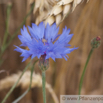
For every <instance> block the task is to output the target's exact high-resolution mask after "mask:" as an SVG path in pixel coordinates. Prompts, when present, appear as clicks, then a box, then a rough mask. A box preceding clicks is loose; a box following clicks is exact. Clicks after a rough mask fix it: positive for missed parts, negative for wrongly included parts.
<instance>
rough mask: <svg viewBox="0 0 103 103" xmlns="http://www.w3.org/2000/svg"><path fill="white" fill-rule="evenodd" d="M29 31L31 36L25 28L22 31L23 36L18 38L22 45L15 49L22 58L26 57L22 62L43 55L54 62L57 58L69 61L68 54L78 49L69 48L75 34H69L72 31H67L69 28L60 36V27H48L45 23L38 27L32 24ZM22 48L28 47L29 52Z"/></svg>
mask: <svg viewBox="0 0 103 103" xmlns="http://www.w3.org/2000/svg"><path fill="white" fill-rule="evenodd" d="M28 29H29V32H30V34H29V33H28V31H27V28H26V27H25V26H24V27H23V30H22V29H21V34H22V35H18V38H19V39H20V41H21V43H22V44H21V45H20V46H19V47H18V46H16V47H17V48H16V49H15V50H16V51H18V52H20V53H21V55H20V56H22V57H24V58H23V60H22V62H23V61H25V60H26V59H27V58H29V57H31V59H33V58H34V57H36V56H37V57H38V58H40V57H41V56H43V55H45V59H48V58H52V59H53V60H54V61H55V58H65V60H67V58H66V57H68V56H67V54H68V53H70V52H72V51H73V50H75V49H77V48H75V47H74V48H69V47H68V46H70V45H69V44H68V42H69V41H70V40H71V38H72V36H73V34H69V33H70V29H67V27H65V28H64V29H63V33H62V34H61V35H58V31H59V27H58V28H57V27H56V24H55V23H54V24H53V25H52V26H50V25H49V24H47V26H46V27H45V25H44V23H43V22H41V23H40V24H39V25H38V26H37V25H36V24H34V23H32V28H31V27H28ZM58 37H59V38H58ZM57 38H58V40H57ZM21 46H24V47H28V50H25V49H22V48H20V47H21Z"/></svg>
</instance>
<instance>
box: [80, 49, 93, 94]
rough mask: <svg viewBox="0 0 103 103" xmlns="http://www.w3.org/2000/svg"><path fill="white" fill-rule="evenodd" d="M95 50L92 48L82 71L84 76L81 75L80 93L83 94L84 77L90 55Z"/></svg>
mask: <svg viewBox="0 0 103 103" xmlns="http://www.w3.org/2000/svg"><path fill="white" fill-rule="evenodd" d="M93 50H94V49H93V48H92V49H91V51H90V52H89V55H88V58H87V61H86V63H85V66H84V69H83V72H82V76H81V79H80V83H79V95H80V94H81V89H82V84H83V79H84V75H85V71H86V68H87V65H88V62H89V60H90V57H91V55H92V53H93Z"/></svg>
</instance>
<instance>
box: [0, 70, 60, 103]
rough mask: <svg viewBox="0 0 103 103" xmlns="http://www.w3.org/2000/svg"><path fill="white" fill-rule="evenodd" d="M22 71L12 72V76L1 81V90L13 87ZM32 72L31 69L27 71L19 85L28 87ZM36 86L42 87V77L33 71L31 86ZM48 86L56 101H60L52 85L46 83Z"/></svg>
mask: <svg viewBox="0 0 103 103" xmlns="http://www.w3.org/2000/svg"><path fill="white" fill-rule="evenodd" d="M21 73H22V72H21V71H19V72H18V73H17V74H12V75H11V76H8V77H6V78H4V79H2V80H1V81H0V90H4V89H8V88H10V87H12V86H13V85H14V83H15V82H16V81H17V80H18V77H19V76H20V75H21ZM30 74H31V72H30V71H26V72H25V73H24V75H23V76H22V78H21V80H20V81H19V83H18V85H17V86H21V88H22V89H27V88H28V87H29V84H30ZM34 87H42V78H41V76H40V75H39V74H35V73H33V79H32V85H31V88H34ZM46 88H47V89H48V91H49V93H50V94H51V95H52V97H53V100H54V101H55V103H59V100H58V98H57V96H56V94H55V93H54V91H53V89H52V88H51V85H50V84H48V83H46Z"/></svg>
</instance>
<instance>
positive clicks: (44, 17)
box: [30, 0, 89, 25]
mask: <svg viewBox="0 0 103 103" xmlns="http://www.w3.org/2000/svg"><path fill="white" fill-rule="evenodd" d="M33 1H34V2H35V7H34V12H33V13H34V14H36V12H38V15H37V14H36V15H37V17H36V22H35V23H36V24H37V25H38V24H39V23H40V22H41V21H44V22H45V24H47V23H49V24H50V25H52V24H53V23H54V22H56V24H57V25H59V24H60V23H61V22H62V21H63V20H64V18H65V17H66V16H67V14H68V13H69V12H71V11H74V10H75V8H76V6H77V5H78V4H80V3H81V2H82V1H83V0H30V4H31V3H33ZM88 1H89V0H87V2H88Z"/></svg>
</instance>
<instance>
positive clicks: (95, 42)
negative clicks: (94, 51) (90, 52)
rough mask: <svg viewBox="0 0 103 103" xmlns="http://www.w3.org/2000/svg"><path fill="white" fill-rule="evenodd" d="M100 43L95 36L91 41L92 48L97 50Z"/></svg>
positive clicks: (99, 39)
mask: <svg viewBox="0 0 103 103" xmlns="http://www.w3.org/2000/svg"><path fill="white" fill-rule="evenodd" d="M100 43H101V37H100V36H97V37H96V38H94V39H93V40H92V41H91V45H92V48H98V47H99V46H100Z"/></svg>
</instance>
